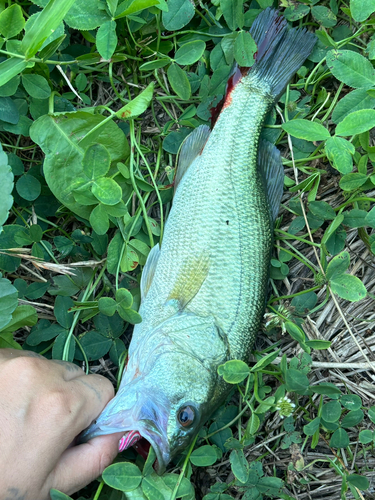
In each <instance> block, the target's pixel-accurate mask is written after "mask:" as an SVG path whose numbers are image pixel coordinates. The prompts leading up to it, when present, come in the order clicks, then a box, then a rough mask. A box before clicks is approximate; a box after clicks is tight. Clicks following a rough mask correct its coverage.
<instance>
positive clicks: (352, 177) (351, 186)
mask: <svg viewBox="0 0 375 500" xmlns="http://www.w3.org/2000/svg"><path fill="white" fill-rule="evenodd" d="M367 179H368V177H367V175H365V174H360V173H359V172H354V173H352V174H346V175H344V177H341V179H340V183H339V184H340V188H341V189H342V190H343V191H354V190H356V189H358V188H360V187H361V186H363V184H364V183H365V182H366V181H367Z"/></svg>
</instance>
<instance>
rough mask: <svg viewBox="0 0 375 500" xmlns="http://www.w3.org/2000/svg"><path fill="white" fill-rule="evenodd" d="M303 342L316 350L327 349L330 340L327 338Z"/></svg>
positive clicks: (329, 345)
mask: <svg viewBox="0 0 375 500" xmlns="http://www.w3.org/2000/svg"><path fill="white" fill-rule="evenodd" d="M305 344H306V345H307V346H308V347H311V349H316V350H323V349H328V348H329V347H331V344H332V342H330V341H329V340H318V339H315V340H307V341H306V342H305Z"/></svg>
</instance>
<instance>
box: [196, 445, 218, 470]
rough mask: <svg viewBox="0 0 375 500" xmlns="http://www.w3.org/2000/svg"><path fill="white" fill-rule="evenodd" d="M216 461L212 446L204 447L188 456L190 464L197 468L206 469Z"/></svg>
mask: <svg viewBox="0 0 375 500" xmlns="http://www.w3.org/2000/svg"><path fill="white" fill-rule="evenodd" d="M216 460H217V453H216V451H215V449H214V448H213V447H212V446H209V445H204V446H201V447H200V448H197V449H196V450H194V451H193V453H192V454H191V455H190V462H191V463H192V464H193V465H196V466H198V467H208V466H209V465H213V464H214V463H215V462H216Z"/></svg>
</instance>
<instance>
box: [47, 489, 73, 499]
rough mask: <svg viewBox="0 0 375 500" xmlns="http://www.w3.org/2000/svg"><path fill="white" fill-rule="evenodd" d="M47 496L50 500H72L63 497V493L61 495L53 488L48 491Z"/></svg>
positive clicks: (66, 496) (65, 496)
mask: <svg viewBox="0 0 375 500" xmlns="http://www.w3.org/2000/svg"><path fill="white" fill-rule="evenodd" d="M49 496H50V497H51V500H73V499H72V497H69V496H68V495H65V493H62V492H61V491H59V490H55V489H54V488H52V489H51V490H49Z"/></svg>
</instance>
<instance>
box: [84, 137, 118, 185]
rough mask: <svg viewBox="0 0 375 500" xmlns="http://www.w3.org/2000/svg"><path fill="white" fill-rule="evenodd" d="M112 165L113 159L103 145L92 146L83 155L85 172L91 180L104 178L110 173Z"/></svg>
mask: <svg viewBox="0 0 375 500" xmlns="http://www.w3.org/2000/svg"><path fill="white" fill-rule="evenodd" d="M110 164H111V157H110V155H109V152H108V150H107V149H106V148H105V147H104V146H103V145H102V144H91V146H89V147H88V148H87V149H86V151H85V153H84V155H83V160H82V167H83V172H84V173H85V175H86V176H87V177H88V178H89V179H92V180H94V179H99V177H103V176H104V175H105V174H106V173H107V172H108V170H109V167H110Z"/></svg>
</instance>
